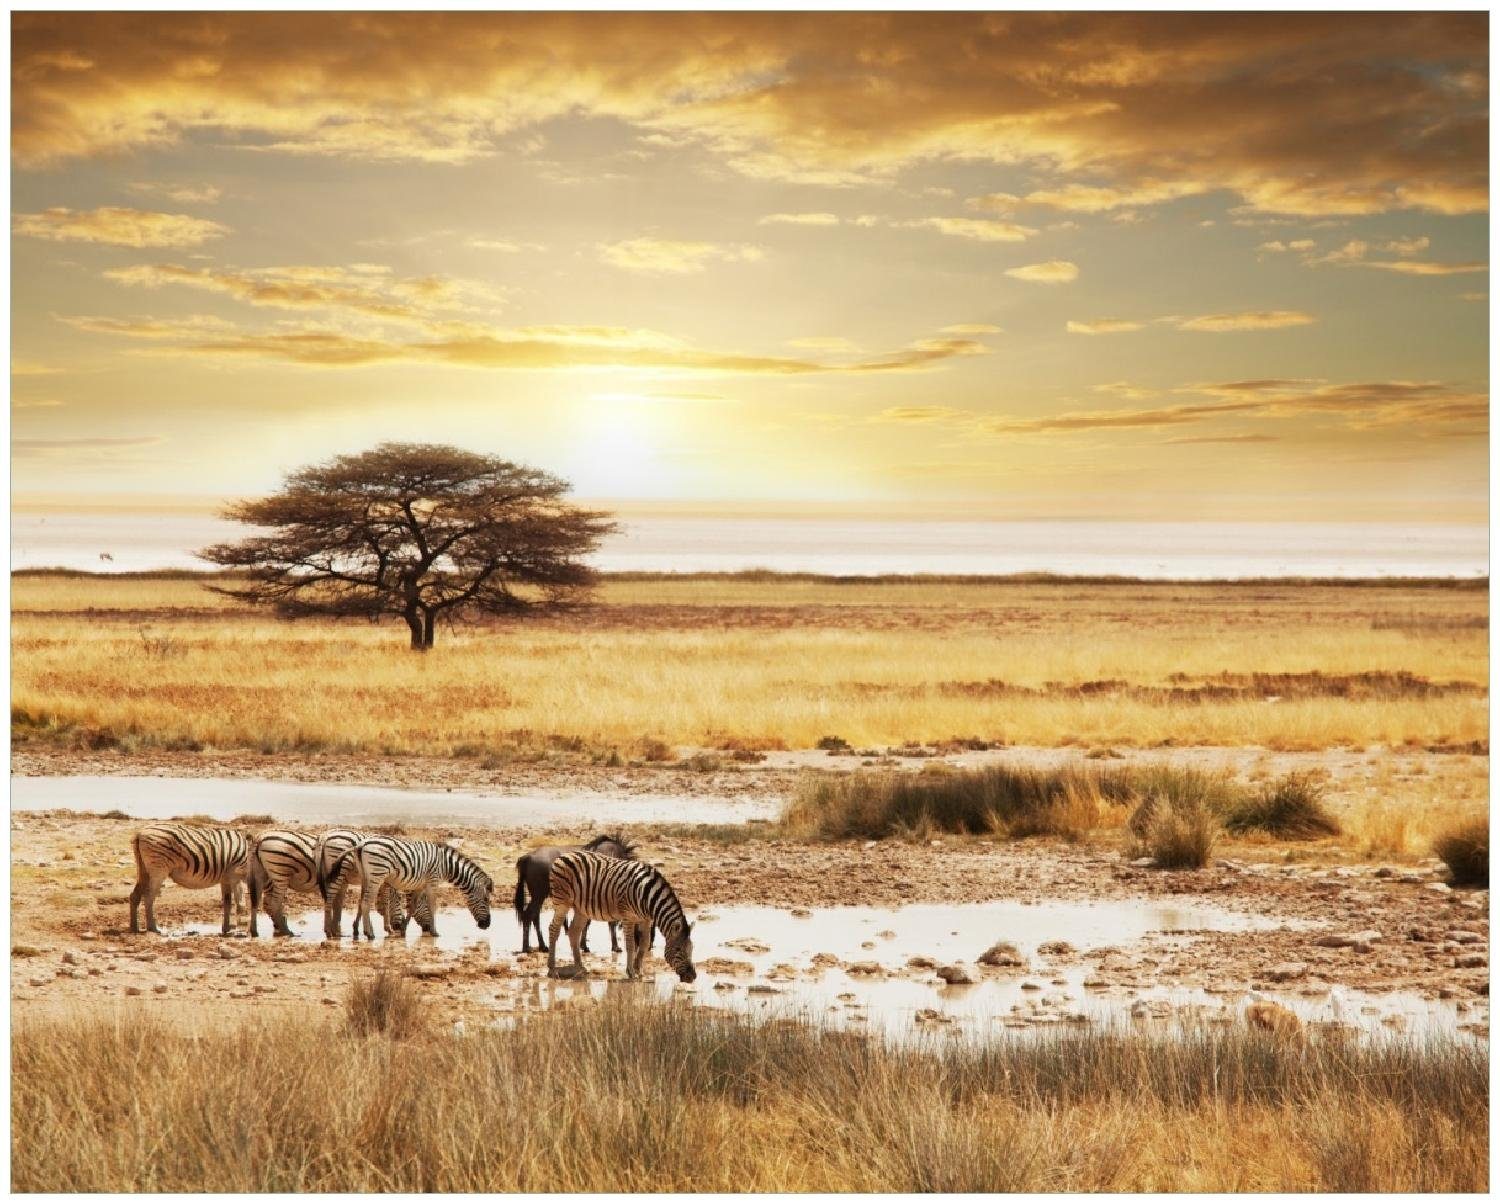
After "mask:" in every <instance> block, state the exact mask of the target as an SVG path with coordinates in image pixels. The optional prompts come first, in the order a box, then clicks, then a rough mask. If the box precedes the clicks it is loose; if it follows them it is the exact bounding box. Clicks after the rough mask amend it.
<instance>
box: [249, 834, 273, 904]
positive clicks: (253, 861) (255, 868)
mask: <svg viewBox="0 0 1500 1204" xmlns="http://www.w3.org/2000/svg"><path fill="white" fill-rule="evenodd" d="M264 873H265V866H264V863H263V862H262V861H261V859H260V841H258V840H257V841H255V843H254V844H252V845H251V846H250V859H249V864H248V865H247V866H246V867H245V881H246V883H247V884H248V886H249V888H250V914H251V915H252V916H253V915H254V914H255V913H256V912H257V911H259V910H260V895H261V890H262V887H263V883H262V880H261V875H262V874H264ZM266 876H267V877H269V875H266Z"/></svg>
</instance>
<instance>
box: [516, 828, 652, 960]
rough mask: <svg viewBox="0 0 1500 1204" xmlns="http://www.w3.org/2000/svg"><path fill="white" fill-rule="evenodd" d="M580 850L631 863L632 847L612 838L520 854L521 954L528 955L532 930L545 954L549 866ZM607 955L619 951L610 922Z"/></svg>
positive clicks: (518, 913) (614, 926)
mask: <svg viewBox="0 0 1500 1204" xmlns="http://www.w3.org/2000/svg"><path fill="white" fill-rule="evenodd" d="M580 848H581V849H584V850H585V851H587V852H590V853H599V854H601V855H603V856H605V857H618V858H620V859H621V860H622V861H634V860H635V845H633V844H631V843H630V842H629V841H628V840H626V839H625V838H624V837H621V836H614V835H605V836H596V837H594V839H593V840H591V841H589V842H588V843H587V844H585V845H568V846H563V845H555V844H549V845H543V846H542V847H541V848H539V849H532V850H531V852H529V853H523V854H522V855H521V856H520V857H519V858H518V859H517V860H516V918H517V919H518V920H520V921H521V952H522V953H530V952H531V929H532V928H534V929H536V946H537V948H538V949H540V950H541V951H542V952H543V953H546V952H547V942H546V941H544V940H543V939H542V904H543V903H545V902H546V901H547V895H548V893H549V892H550V891H551V889H552V888H551V886H550V884H549V883H550V879H551V876H552V863H553V862H554V861H556V860H557V859H558V858H559V857H561V856H562V855H563V854H564V853H573V852H576V851H578V850H579V849H580ZM527 891H530V892H531V900H530V902H528V901H527V899H526V893H527ZM583 951H584V952H585V953H587V952H588V951H589V934H588V930H587V929H585V930H584V933H583ZM609 951H610V952H611V953H618V952H619V951H620V933H619V924H618V923H617V922H615V921H614V920H611V921H610V924H609Z"/></svg>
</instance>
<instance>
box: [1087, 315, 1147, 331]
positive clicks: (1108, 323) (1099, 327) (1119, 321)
mask: <svg viewBox="0 0 1500 1204" xmlns="http://www.w3.org/2000/svg"><path fill="white" fill-rule="evenodd" d="M1145 325H1146V324H1145V323H1144V322H1133V321H1131V320H1130V319H1129V318H1095V319H1094V320H1093V321H1090V322H1076V321H1072V320H1070V321H1069V322H1068V333H1069V334H1123V333H1125V332H1126V331H1131V330H1141V329H1144V327H1145Z"/></svg>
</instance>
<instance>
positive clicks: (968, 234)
mask: <svg viewBox="0 0 1500 1204" xmlns="http://www.w3.org/2000/svg"><path fill="white" fill-rule="evenodd" d="M891 225H893V226H899V227H902V228H903V229H908V230H914V229H927V230H936V231H937V232H938V233H940V234H946V235H948V236H949V237H951V238H968V239H972V240H974V241H975V242H1025V241H1026V240H1027V239H1028V238H1030V237H1031V236H1032V235H1033V234H1035V233H1036V231H1035V230H1033V229H1032V228H1031V227H1030V226H1017V225H1014V224H1013V223H1011V222H995V221H989V220H987V219H984V218H973V217H918V218H911V219H909V220H905V221H897V222H892V223H891ZM1012 274H1014V273H1012Z"/></svg>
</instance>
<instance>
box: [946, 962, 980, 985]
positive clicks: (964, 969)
mask: <svg viewBox="0 0 1500 1204" xmlns="http://www.w3.org/2000/svg"><path fill="white" fill-rule="evenodd" d="M937 976H938V977H939V978H941V979H942V980H943V981H944V982H946V983H947V984H948V985H949V986H964V985H967V984H969V983H972V982H973V981H974V974H973V972H972V971H971V970H970V969H969V967H968V966H966V965H964V964H963V963H962V962H954V963H953V964H952V965H951V966H939V967H938V968H937Z"/></svg>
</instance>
